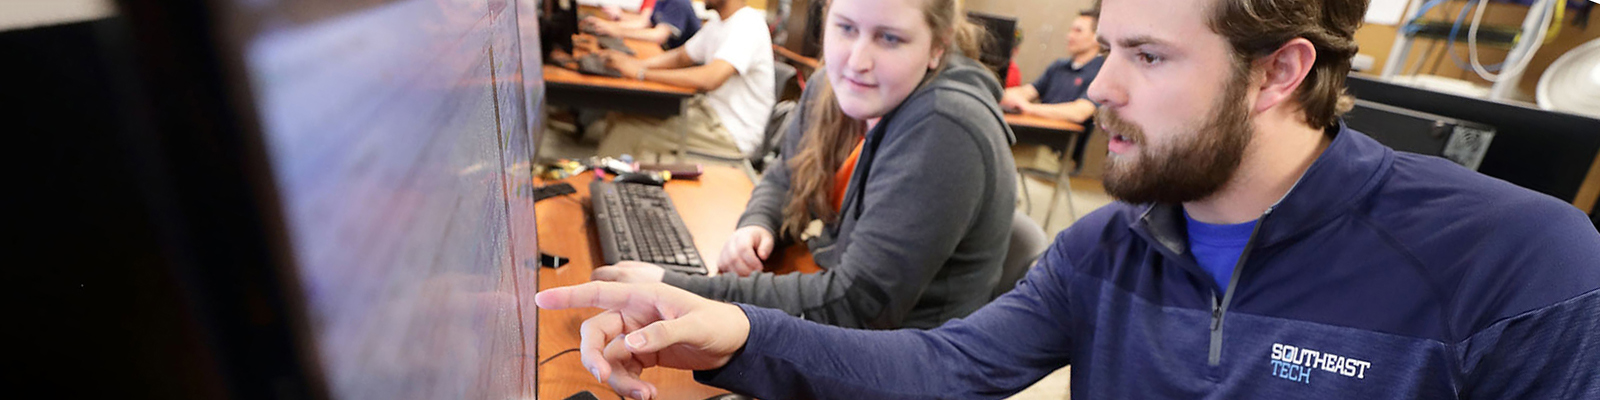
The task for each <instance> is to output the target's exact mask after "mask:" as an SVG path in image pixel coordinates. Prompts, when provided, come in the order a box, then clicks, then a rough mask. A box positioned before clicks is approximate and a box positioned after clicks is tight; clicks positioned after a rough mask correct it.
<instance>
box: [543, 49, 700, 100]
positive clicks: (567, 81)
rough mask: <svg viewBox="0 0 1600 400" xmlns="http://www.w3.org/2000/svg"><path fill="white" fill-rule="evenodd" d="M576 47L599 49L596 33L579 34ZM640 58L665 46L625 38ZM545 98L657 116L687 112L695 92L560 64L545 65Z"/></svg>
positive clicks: (658, 51)
mask: <svg viewBox="0 0 1600 400" xmlns="http://www.w3.org/2000/svg"><path fill="white" fill-rule="evenodd" d="M572 42H573V47H574V48H576V49H577V52H578V53H579V54H575V56H577V55H581V54H585V53H588V52H593V51H597V45H596V42H595V41H594V37H593V36H589V35H582V34H580V35H576V36H574V37H573V40H572ZM624 42H625V43H627V44H628V48H630V49H633V52H634V54H636V55H637V56H638V57H639V58H640V59H644V58H649V57H654V56H656V55H658V54H661V53H662V50H661V46H657V45H655V44H653V43H649V42H643V41H638V40H632V39H627V40H624ZM543 73H544V85H545V89H544V90H545V100H546V101H548V102H550V104H559V105H566V106H572V107H579V108H591V109H599V110H612V111H621V112H625V113H630V114H640V115H649V116H655V117H663V118H665V117H671V116H675V115H679V114H682V113H683V103H684V102H683V101H684V100H685V99H688V98H689V97H690V96H694V94H695V91H694V89H691V88H686V87H682V86H673V85H668V84H664V83H656V82H644V81H639V80H636V79H633V78H631V77H624V78H612V77H608V76H594V75H584V74H580V73H578V71H573V70H569V69H566V68H561V67H558V66H554V65H550V64H548V63H547V64H545V65H544V71H543Z"/></svg>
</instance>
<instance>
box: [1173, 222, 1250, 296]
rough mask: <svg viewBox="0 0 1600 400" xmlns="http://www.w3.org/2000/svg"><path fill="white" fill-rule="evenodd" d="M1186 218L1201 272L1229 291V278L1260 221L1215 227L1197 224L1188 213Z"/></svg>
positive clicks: (1191, 245)
mask: <svg viewBox="0 0 1600 400" xmlns="http://www.w3.org/2000/svg"><path fill="white" fill-rule="evenodd" d="M1183 218H1184V219H1186V220H1188V224H1186V225H1188V228H1189V252H1191V253H1194V260H1195V261H1199V262H1200V268H1203V269H1205V270H1206V273H1209V274H1211V278H1212V279H1216V280H1217V287H1219V288H1222V290H1224V291H1226V290H1228V278H1230V277H1232V276H1233V266H1234V264H1238V263H1239V254H1241V253H1244V246H1245V245H1247V244H1249V243H1250V233H1251V231H1253V230H1255V228H1256V221H1250V222H1246V223H1242V224H1233V225H1213V224H1208V223H1204V222H1200V221H1195V220H1194V218H1190V217H1189V213H1188V212H1184V213H1183Z"/></svg>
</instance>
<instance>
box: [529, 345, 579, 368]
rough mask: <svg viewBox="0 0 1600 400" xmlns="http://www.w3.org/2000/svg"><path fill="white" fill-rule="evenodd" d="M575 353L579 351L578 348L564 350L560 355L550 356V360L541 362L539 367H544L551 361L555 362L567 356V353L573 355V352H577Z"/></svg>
mask: <svg viewBox="0 0 1600 400" xmlns="http://www.w3.org/2000/svg"><path fill="white" fill-rule="evenodd" d="M575 351H578V348H576V347H574V348H570V349H566V350H562V351H561V352H560V353H556V355H553V356H550V357H549V358H546V359H544V361H540V362H539V366H541V367H543V366H544V363H547V362H550V361H551V360H555V359H556V357H561V356H564V355H567V353H571V352H575Z"/></svg>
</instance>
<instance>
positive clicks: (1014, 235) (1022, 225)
mask: <svg viewBox="0 0 1600 400" xmlns="http://www.w3.org/2000/svg"><path fill="white" fill-rule="evenodd" d="M1048 248H1050V238H1049V236H1047V235H1046V234H1045V233H1044V228H1040V227H1039V224H1038V223H1035V222H1033V218H1028V214H1024V213H1023V212H1022V211H1017V212H1014V213H1012V214H1011V245H1010V246H1009V247H1007V248H1006V259H1005V262H1004V263H1002V264H1001V265H1000V282H998V283H996V284H995V285H994V291H993V292H992V293H990V296H989V298H991V299H993V298H997V297H1000V295H1002V294H1005V293H1006V292H1009V291H1011V289H1012V288H1014V287H1016V286H1017V281H1019V280H1022V276H1023V275H1027V274H1028V268H1029V267H1032V266H1033V263H1034V262H1035V261H1038V260H1039V256H1040V255H1042V254H1044V251H1045V249H1048Z"/></svg>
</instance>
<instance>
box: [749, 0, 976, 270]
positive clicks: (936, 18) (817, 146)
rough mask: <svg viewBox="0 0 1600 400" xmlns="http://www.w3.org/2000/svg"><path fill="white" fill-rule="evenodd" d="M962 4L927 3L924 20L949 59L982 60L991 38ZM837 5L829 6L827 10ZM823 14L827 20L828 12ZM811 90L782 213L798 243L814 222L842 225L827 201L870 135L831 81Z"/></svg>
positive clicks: (936, 0) (939, 0)
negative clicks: (981, 53) (836, 176)
mask: <svg viewBox="0 0 1600 400" xmlns="http://www.w3.org/2000/svg"><path fill="white" fill-rule="evenodd" d="M960 1H961V0H925V1H924V2H923V4H922V15H923V19H924V20H925V21H926V22H927V23H928V27H930V28H933V29H932V30H933V33H934V35H933V36H934V37H933V46H935V47H936V48H937V47H942V48H944V49H945V53H946V54H955V53H960V54H964V55H966V56H968V57H977V56H978V54H979V51H980V44H981V43H982V41H983V40H984V39H985V38H986V36H987V33H986V32H985V31H984V30H983V29H982V28H979V27H978V26H977V25H974V24H972V23H971V22H968V21H967V17H966V13H965V12H964V11H962V10H963V8H962V6H961V3H960ZM832 5H833V2H832V1H829V2H828V7H832ZM822 15H824V18H826V15H828V12H827V8H824V9H823V13H822ZM948 60H949V57H943V58H941V59H940V60H939V66H938V67H937V68H934V69H933V70H931V71H929V72H928V74H927V75H926V76H924V77H923V78H922V84H927V83H928V82H929V81H931V80H932V79H933V77H934V76H936V75H938V74H939V72H941V71H943V70H944V68H945V65H947V64H948ZM811 85H812V86H815V87H814V88H812V89H811V90H818V91H820V92H818V93H817V94H816V96H815V97H814V98H813V100H812V101H811V103H809V104H806V109H807V113H806V115H801V116H800V117H801V118H805V119H806V121H809V122H810V125H809V127H808V128H807V129H806V131H805V133H804V135H805V136H804V137H803V138H802V139H801V142H800V152H799V153H796V154H795V155H794V158H791V159H790V160H789V171H790V174H789V203H788V204H787V205H785V206H784V208H783V226H782V227H781V229H780V231H781V232H780V233H782V234H783V235H786V236H787V237H789V238H795V239H798V238H800V234H801V233H802V232H804V231H805V229H806V225H809V224H810V223H811V220H812V219H813V218H814V219H820V220H822V221H823V222H825V223H830V224H831V223H834V222H837V220H838V218H839V215H838V213H837V212H835V211H833V205H832V204H831V203H830V201H829V196H828V194H829V193H832V192H833V188H834V185H836V184H838V182H834V180H833V175H834V171H836V170H838V169H839V166H840V165H842V164H844V160H845V158H846V157H849V156H850V150H852V149H854V148H855V144H856V141H857V140H860V139H861V137H862V136H863V135H865V134H866V132H867V123H866V121H862V120H858V119H855V118H851V117H850V116H849V115H846V114H845V113H844V110H842V109H840V108H839V99H838V98H837V97H834V94H833V87H832V86H831V85H830V84H829V82H828V80H827V79H817V80H814V81H812V82H811ZM919 87H920V85H919Z"/></svg>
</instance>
